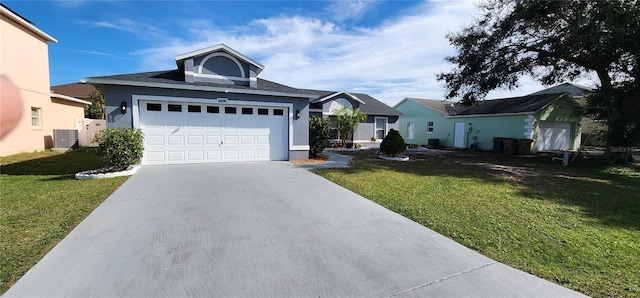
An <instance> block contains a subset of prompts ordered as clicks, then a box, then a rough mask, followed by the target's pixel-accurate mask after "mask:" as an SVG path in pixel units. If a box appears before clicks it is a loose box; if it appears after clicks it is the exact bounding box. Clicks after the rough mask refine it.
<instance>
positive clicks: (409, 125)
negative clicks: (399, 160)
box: [407, 122, 415, 140]
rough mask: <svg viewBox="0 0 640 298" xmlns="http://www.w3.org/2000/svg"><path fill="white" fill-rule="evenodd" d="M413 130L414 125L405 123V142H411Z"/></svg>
mask: <svg viewBox="0 0 640 298" xmlns="http://www.w3.org/2000/svg"><path fill="white" fill-rule="evenodd" d="M414 130H415V123H413V122H409V123H407V140H413V131H414Z"/></svg>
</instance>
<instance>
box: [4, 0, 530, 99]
mask: <svg viewBox="0 0 640 298" xmlns="http://www.w3.org/2000/svg"><path fill="white" fill-rule="evenodd" d="M3 3H4V4H5V5H7V6H8V7H9V8H11V9H12V10H14V11H16V12H17V13H19V14H20V15H22V16H23V17H25V18H27V19H29V20H30V21H31V22H33V23H34V24H35V25H36V26H37V27H38V28H40V29H41V30H43V31H44V32H46V33H48V34H49V35H51V36H53V37H54V38H56V39H57V40H58V43H51V44H49V63H50V74H51V84H52V85H58V84H65V83H71V82H78V81H80V80H81V79H83V78H85V77H90V76H101V75H112V74H124V73H134V72H143V71H155V70H166V69H173V68H175V60H174V57H175V56H176V55H179V54H183V53H186V52H189V51H192V50H196V49H200V48H205V47H208V46H212V45H215V44H218V43H225V44H226V45H228V46H230V47H231V48H234V49H235V50H237V51H239V52H241V53H243V54H245V55H246V56H248V57H250V58H251V59H253V60H255V61H257V62H259V63H261V64H263V65H264V66H265V70H264V71H263V72H262V73H261V74H260V77H261V78H263V79H267V80H272V81H275V82H278V83H282V84H285V85H289V86H292V87H297V88H309V89H323V90H336V91H338V90H347V91H350V92H362V93H368V94H370V95H372V96H374V97H376V98H378V99H380V100H382V101H384V102H385V103H387V104H389V105H394V104H395V103H397V102H399V101H400V100H402V99H403V98H405V97H421V98H432V99H442V98H443V96H444V93H445V90H444V88H443V87H442V83H441V82H438V81H436V79H435V75H436V74H437V73H438V72H441V71H444V70H447V69H449V68H450V67H451V66H450V65H448V64H447V63H446V62H445V61H444V57H445V56H447V55H452V54H453V48H452V47H451V46H450V45H449V44H448V42H447V40H446V38H445V34H446V33H448V32H456V31H459V30H460V28H461V26H462V25H464V24H469V23H470V22H471V21H472V20H473V18H474V17H475V16H477V13H478V11H477V9H476V7H475V4H474V2H472V1H471V0H452V1H357V0H354V1H89V0H65V1H24V0H21V1H11V0H8V1H7V0H4V1H3ZM541 88H543V87H541V86H540V85H539V84H538V83H535V82H533V81H532V80H529V79H524V80H523V81H522V87H521V88H520V89H519V90H516V91H497V92H492V93H490V94H489V96H488V97H489V98H495V97H504V96H518V95H523V94H528V93H531V92H534V91H537V90H540V89H541Z"/></svg>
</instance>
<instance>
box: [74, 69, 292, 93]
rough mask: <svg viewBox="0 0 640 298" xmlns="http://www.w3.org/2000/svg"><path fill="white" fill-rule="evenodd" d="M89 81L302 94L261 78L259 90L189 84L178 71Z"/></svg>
mask: <svg viewBox="0 0 640 298" xmlns="http://www.w3.org/2000/svg"><path fill="white" fill-rule="evenodd" d="M87 79H89V80H91V79H99V80H117V81H134V82H145V83H159V84H172V85H183V86H203V87H221V88H230V89H246V90H261V91H272V92H282V93H293V94H300V93H301V92H300V90H298V89H296V88H293V87H289V86H286V85H282V84H278V83H275V82H272V81H268V80H263V79H260V78H258V88H252V87H249V86H239V85H229V84H219V83H201V82H194V83H187V82H185V80H184V73H183V72H180V71H178V70H177V69H174V70H164V71H151V72H139V73H130V74H121V75H112V76H102V77H91V78H87Z"/></svg>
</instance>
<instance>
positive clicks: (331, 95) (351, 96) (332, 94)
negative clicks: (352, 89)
mask: <svg viewBox="0 0 640 298" xmlns="http://www.w3.org/2000/svg"><path fill="white" fill-rule="evenodd" d="M343 94H344V95H347V96H349V97H350V98H351V99H353V100H355V101H357V102H359V103H361V104H365V103H364V101H362V100H361V99H360V98H358V97H357V96H355V95H352V94H351V93H349V92H347V91H344V90H343V91H340V92H335V93H331V94H329V95H327V96H325V97H323V98H318V99H316V100H314V101H313V102H314V103H316V102H323V101H326V100H329V99H331V98H334V97H338V96H340V95H343Z"/></svg>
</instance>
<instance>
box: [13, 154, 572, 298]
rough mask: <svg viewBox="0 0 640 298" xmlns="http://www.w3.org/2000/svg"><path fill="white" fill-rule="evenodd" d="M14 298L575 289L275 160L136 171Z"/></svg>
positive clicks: (559, 292)
mask: <svg viewBox="0 0 640 298" xmlns="http://www.w3.org/2000/svg"><path fill="white" fill-rule="evenodd" d="M14 296H24V297H34V296H55V297H61V296H69V297H97V296H120V297H123V296H127V297H134V296H145V297H178V296H201V297H210V296H221V297H250V296H251V297H253V296H295V297H311V296H313V297H323V296H337V297H346V296H358V297H388V296H448V297H450V296H501V297H503V296H529V297H533V296H545V297H548V296H556V297H558V296H562V297H567V296H580V294H579V293H576V292H573V291H570V290H568V289H566V288H563V287H561V286H558V285H555V284H553V283H550V282H547V281H545V280H542V279H539V278H537V277H534V276H532V275H529V274H526V273H524V272H521V271H519V270H515V269H513V268H511V267H508V266H505V265H503V264H501V263H497V262H495V261H493V260H491V259H489V258H486V257H484V256H482V255H479V254H477V253H475V252H473V251H471V250H469V249H467V248H465V247H463V246H461V245H459V244H457V243H456V242H453V241H451V240H449V239H448V238H446V237H443V236H441V235H439V234H437V233H435V232H433V231H431V230H429V229H426V228H424V227H422V226H420V225H418V224H416V223H414V222H412V221H410V220H408V219H406V218H404V217H402V216H399V215H397V214H395V213H393V212H391V211H388V210H387V209H385V208H383V207H381V206H379V205H376V204H375V203H372V202H371V201H369V200H367V199H364V198H362V197H360V196H358V195H356V194H354V193H352V192H350V191H348V190H345V189H343V188H341V187H339V186H337V185H335V184H333V183H331V182H329V181H327V180H325V179H323V178H321V177H319V176H316V175H314V174H312V173H310V172H308V171H307V170H305V169H302V168H299V167H296V166H294V165H291V164H289V163H287V162H265V163H243V164H211V165H178V166H147V167H143V168H142V169H141V170H140V171H139V172H138V173H137V174H136V175H134V176H133V177H131V178H130V179H129V180H128V181H127V182H126V183H125V184H124V185H123V186H122V187H120V188H119V189H118V190H117V191H116V192H115V193H114V194H113V195H111V196H110V197H109V198H108V199H107V200H106V201H105V202H104V203H103V204H102V205H100V206H99V207H98V208H97V209H96V210H95V211H94V212H93V213H91V215H89V216H88V217H87V218H86V219H85V220H84V221H83V222H82V223H81V224H80V225H79V226H78V227H77V228H76V229H74V230H73V231H72V232H71V233H70V234H69V235H68V236H67V237H66V238H65V239H64V240H63V241H62V242H60V244H58V245H57V246H56V247H55V248H54V249H53V250H52V251H51V252H49V253H48V254H47V255H46V256H45V257H44V258H43V259H42V260H41V261H40V262H39V263H38V264H37V265H36V266H35V267H33V268H32V269H31V270H30V271H29V272H28V273H27V274H26V275H25V276H24V277H23V278H22V279H21V280H19V281H18V282H17V283H16V284H15V285H14V286H13V287H12V288H11V289H9V291H8V292H7V293H5V297H14Z"/></svg>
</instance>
